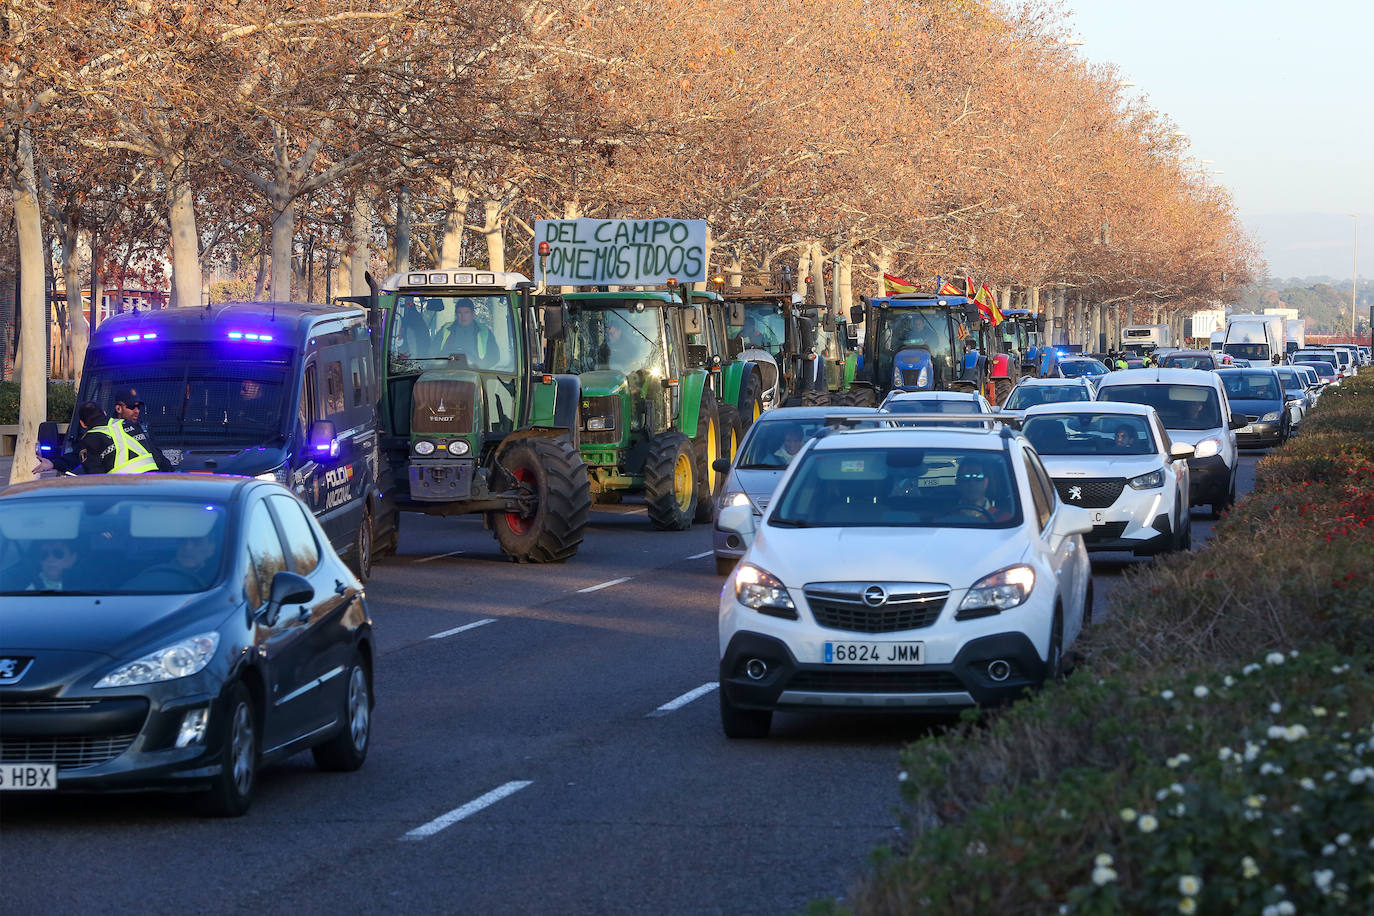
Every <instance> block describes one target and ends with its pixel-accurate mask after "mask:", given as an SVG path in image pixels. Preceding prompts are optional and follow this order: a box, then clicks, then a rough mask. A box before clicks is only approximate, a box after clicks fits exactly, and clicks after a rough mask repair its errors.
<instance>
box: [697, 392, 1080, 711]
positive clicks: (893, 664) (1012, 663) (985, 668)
mask: <svg viewBox="0 0 1374 916" xmlns="http://www.w3.org/2000/svg"><path fill="white" fill-rule="evenodd" d="M891 422H892V423H893V424H894V425H896V426H897V427H898V428H887V429H867V430H854V431H845V432H836V433H830V434H824V435H821V436H818V437H817V438H815V439H813V440H811V442H809V443H808V444H807V445H806V446H804V447H803V449H802V451H801V452H800V453H799V454H798V455H797V457H796V459H795V460H794V461H793V462H792V465H791V466H790V467H789V468H788V471H787V473H786V474H785V475H784V477H783V479H782V481H781V482H780V483H779V484H778V490H777V493H776V495H775V497H774V499H773V501H772V502H771V503H770V504H769V506H768V510H767V512H765V513H764V515H763V517H762V519H760V520H758V521H757V522H756V521H755V518H754V514H753V512H752V511H751V510H750V509H749V507H748V506H728V507H726V508H725V509H722V510H721V513H720V517H719V519H718V521H717V525H718V526H719V527H721V528H723V529H726V530H730V531H733V532H735V533H736V534H738V535H739V536H740V538H741V539H742V540H743V541H744V542H745V543H746V544H747V545H748V549H747V550H746V551H745V554H744V557H743V559H742V560H741V561H740V563H739V565H738V566H737V567H736V568H735V571H734V572H733V573H732V574H731V576H730V578H729V579H727V580H726V583H725V588H724V590H723V591H722V593H721V603H720V713H721V723H722V726H723V727H724V730H725V734H726V735H728V736H730V737H732V738H743V737H763V736H765V735H767V734H768V731H769V728H770V726H771V723H772V716H773V711H774V710H779V709H782V710H792V709H796V710H802V709H836V708H844V709H868V710H899V711H900V710H905V711H913V710H927V711H930V710H936V711H949V710H957V709H959V708H962V707H967V706H972V705H974V704H978V703H994V702H998V701H1003V700H1010V699H1014V698H1016V697H1018V696H1021V695H1022V693H1023V692H1024V691H1025V690H1026V688H1027V687H1034V686H1037V685H1039V684H1040V683H1042V682H1043V681H1044V680H1046V679H1047V678H1052V677H1054V676H1056V675H1057V674H1058V672H1059V670H1060V666H1061V662H1062V659H1063V655H1064V651H1065V649H1066V648H1068V647H1069V646H1071V645H1072V644H1073V642H1074V640H1075V639H1077V638H1078V635H1079V632H1080V631H1081V630H1082V628H1083V624H1084V622H1085V620H1086V618H1087V617H1088V616H1089V615H1090V613H1091V607H1092V577H1091V572H1090V565H1089V561H1088V553H1087V551H1086V550H1085V549H1084V547H1083V539H1082V537H1080V535H1081V534H1082V533H1084V532H1086V531H1089V530H1091V528H1092V522H1091V519H1090V516H1089V515H1088V513H1087V512H1086V511H1085V510H1082V509H1076V508H1074V507H1072V506H1067V505H1064V504H1063V503H1062V502H1060V500H1059V498H1058V497H1057V496H1056V495H1055V489H1054V484H1053V483H1052V482H1051V481H1050V477H1049V474H1048V473H1046V471H1045V468H1044V465H1042V464H1041V462H1040V459H1039V457H1038V456H1037V455H1036V454H1035V450H1034V449H1032V448H1031V447H1030V445H1029V443H1027V442H1026V440H1025V439H1024V438H1023V437H1022V436H1020V435H1019V434H1016V433H1014V432H1012V431H1011V430H1010V429H1009V428H1005V427H1001V426H1000V425H998V426H997V427H996V428H991V429H976V428H960V429H954V428H929V427H927V428H920V427H917V428H911V427H902V426H900V424H901V423H902V422H903V421H902V420H900V419H894V420H893V421H891Z"/></svg>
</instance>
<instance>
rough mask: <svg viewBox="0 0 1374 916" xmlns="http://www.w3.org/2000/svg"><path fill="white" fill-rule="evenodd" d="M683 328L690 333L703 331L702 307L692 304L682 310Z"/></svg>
mask: <svg viewBox="0 0 1374 916" xmlns="http://www.w3.org/2000/svg"><path fill="white" fill-rule="evenodd" d="M682 330H683V331H684V332H686V333H688V334H700V333H701V309H699V308H697V307H696V306H690V307H688V308H684V309H683V310H682Z"/></svg>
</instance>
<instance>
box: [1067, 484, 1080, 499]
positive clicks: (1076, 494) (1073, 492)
mask: <svg viewBox="0 0 1374 916" xmlns="http://www.w3.org/2000/svg"><path fill="white" fill-rule="evenodd" d="M1069 499H1077V500H1080V501H1081V500H1082V499H1083V488H1082V487H1069Z"/></svg>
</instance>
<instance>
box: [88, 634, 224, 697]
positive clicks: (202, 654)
mask: <svg viewBox="0 0 1374 916" xmlns="http://www.w3.org/2000/svg"><path fill="white" fill-rule="evenodd" d="M218 647H219V634H218V633H201V634H200V635H198V636H190V637H187V638H186V639H183V640H181V641H180V642H174V643H172V644H171V645H170V646H164V647H162V648H161V649H158V650H157V651H156V652H149V653H148V654H147V655H145V656H143V657H142V658H140V659H138V660H137V661H133V662H129V663H128V664H127V665H120V666H119V667H118V668H116V669H115V670H113V671H111V672H110V673H109V674H107V675H105V676H104V677H102V678H101V679H100V680H98V681H96V682H95V686H97V687H135V686H137V685H139V684H154V683H157V682H158V681H172V680H176V679H177V678H179V677H190V676H191V675H193V674H195V673H196V672H198V671H200V670H201V669H202V668H204V667H205V666H206V665H208V664H210V659H212V658H214V657H215V649H217V648H218Z"/></svg>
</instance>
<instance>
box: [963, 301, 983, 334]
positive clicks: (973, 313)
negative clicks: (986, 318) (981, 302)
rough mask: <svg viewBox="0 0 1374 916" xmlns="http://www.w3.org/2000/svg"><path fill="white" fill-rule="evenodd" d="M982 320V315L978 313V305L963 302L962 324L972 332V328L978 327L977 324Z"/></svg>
mask: <svg viewBox="0 0 1374 916" xmlns="http://www.w3.org/2000/svg"><path fill="white" fill-rule="evenodd" d="M982 320H983V313H982V312H980V311H978V303H976V302H965V303H964V323H965V324H967V325H968V326H969V328H970V330H972V329H974V328H977V327H978V322H980V321H982Z"/></svg>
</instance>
